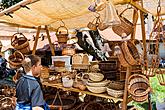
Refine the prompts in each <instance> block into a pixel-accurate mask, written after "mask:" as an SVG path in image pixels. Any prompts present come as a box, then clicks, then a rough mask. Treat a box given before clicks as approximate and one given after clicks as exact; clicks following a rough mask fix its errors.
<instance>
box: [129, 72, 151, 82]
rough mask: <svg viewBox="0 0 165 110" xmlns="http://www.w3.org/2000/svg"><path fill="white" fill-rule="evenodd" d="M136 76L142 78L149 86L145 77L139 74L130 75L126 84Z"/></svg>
mask: <svg viewBox="0 0 165 110" xmlns="http://www.w3.org/2000/svg"><path fill="white" fill-rule="evenodd" d="M136 76H138V77H141V78H144V79H145V80H146V81H147V82H148V84H149V81H148V79H147V78H146V76H145V75H141V74H133V75H131V76H130V77H129V78H128V82H130V80H131V79H132V78H133V77H136Z"/></svg>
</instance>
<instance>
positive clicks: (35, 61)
mask: <svg viewBox="0 0 165 110" xmlns="http://www.w3.org/2000/svg"><path fill="white" fill-rule="evenodd" d="M22 66H23V68H24V71H25V73H27V72H29V71H32V74H33V76H35V77H38V76H40V73H41V67H42V65H41V58H40V57H38V56H36V55H28V56H26V57H25V60H24V62H23V64H22Z"/></svg>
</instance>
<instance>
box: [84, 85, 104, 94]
mask: <svg viewBox="0 0 165 110" xmlns="http://www.w3.org/2000/svg"><path fill="white" fill-rule="evenodd" d="M86 87H87V89H88V90H89V91H90V92H92V93H104V92H106V87H93V86H86Z"/></svg>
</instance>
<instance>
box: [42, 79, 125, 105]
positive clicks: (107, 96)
mask: <svg viewBox="0 0 165 110" xmlns="http://www.w3.org/2000/svg"><path fill="white" fill-rule="evenodd" d="M42 85H44V86H50V87H54V88H58V89H62V90H64V91H73V92H78V93H83V94H88V95H93V96H97V97H102V98H108V99H113V100H114V102H115V103H116V102H118V101H123V99H122V98H114V97H112V96H109V95H108V94H107V93H104V94H96V93H92V92H89V91H81V90H80V89H76V88H73V87H71V88H65V87H63V85H62V84H61V83H58V84H50V83H48V82H43V83H42Z"/></svg>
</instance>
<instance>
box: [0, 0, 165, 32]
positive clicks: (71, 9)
mask: <svg viewBox="0 0 165 110" xmlns="http://www.w3.org/2000/svg"><path fill="white" fill-rule="evenodd" d="M34 1H35V2H34ZM92 1H93V0H23V2H29V4H27V5H26V6H27V7H28V8H30V9H28V8H26V7H24V8H20V9H18V10H16V11H14V12H13V13H11V16H6V15H4V14H2V13H4V12H5V10H4V11H2V12H0V21H1V20H2V21H4V20H5V21H6V22H9V23H14V24H20V25H25V26H40V25H48V26H49V27H52V28H54V29H57V27H59V26H60V25H62V22H61V21H60V20H63V22H64V23H65V25H66V27H67V28H81V27H86V25H87V23H88V22H89V21H91V20H93V18H94V13H93V12H90V11H89V10H88V7H89V5H90V4H91V3H92ZM128 1H132V0H111V2H113V4H118V3H121V2H122V3H124V2H128ZM134 1H135V0H134ZM143 2H144V3H143V5H144V8H145V9H147V10H148V11H149V12H150V13H152V14H153V15H156V12H157V6H158V1H157V0H152V1H151V0H143ZM160 3H161V6H162V7H161V13H162V14H165V0H160ZM16 6H18V4H16V5H15V6H13V7H16ZM126 7H127V5H116V9H117V10H119V11H121V10H123V9H124V8H126ZM101 14H102V16H104V10H103V11H101ZM130 15H131V16H130ZM126 16H127V17H128V18H129V19H130V17H132V12H128V13H127V14H126Z"/></svg>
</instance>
